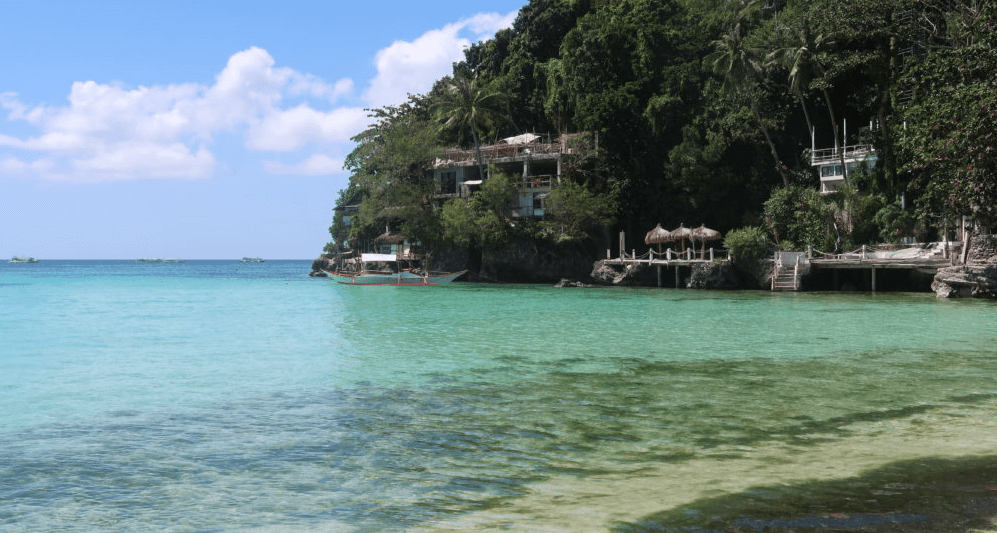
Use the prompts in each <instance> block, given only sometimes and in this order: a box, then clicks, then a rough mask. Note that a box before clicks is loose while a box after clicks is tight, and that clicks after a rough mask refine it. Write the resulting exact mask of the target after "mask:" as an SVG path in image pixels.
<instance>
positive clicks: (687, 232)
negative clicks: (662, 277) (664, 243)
mask: <svg viewBox="0 0 997 533" xmlns="http://www.w3.org/2000/svg"><path fill="white" fill-rule="evenodd" d="M669 234H670V235H671V239H670V240H673V241H682V251H683V252H684V251H685V240H686V239H692V230H691V229H689V228H687V227H685V224H684V223H683V224H679V227H677V228H675V229H673V230H672V231H670V232H669Z"/></svg>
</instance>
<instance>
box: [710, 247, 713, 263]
mask: <svg viewBox="0 0 997 533" xmlns="http://www.w3.org/2000/svg"><path fill="white" fill-rule="evenodd" d="M710 262H711V263H712V262H713V247H712V246H710Z"/></svg>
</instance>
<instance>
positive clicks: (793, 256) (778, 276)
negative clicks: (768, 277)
mask: <svg viewBox="0 0 997 533" xmlns="http://www.w3.org/2000/svg"><path fill="white" fill-rule="evenodd" d="M809 268H810V262H809V261H808V260H807V258H806V256H805V255H804V254H803V253H801V252H776V255H775V269H774V270H773V271H772V290H773V291H798V290H800V278H801V277H802V276H803V275H804V274H806V273H807V271H808V270H809Z"/></svg>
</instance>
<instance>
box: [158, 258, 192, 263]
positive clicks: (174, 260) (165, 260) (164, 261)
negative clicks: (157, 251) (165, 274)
mask: <svg viewBox="0 0 997 533" xmlns="http://www.w3.org/2000/svg"><path fill="white" fill-rule="evenodd" d="M160 261H161V262H163V263H183V262H184V261H186V259H175V258H169V259H161V260H160Z"/></svg>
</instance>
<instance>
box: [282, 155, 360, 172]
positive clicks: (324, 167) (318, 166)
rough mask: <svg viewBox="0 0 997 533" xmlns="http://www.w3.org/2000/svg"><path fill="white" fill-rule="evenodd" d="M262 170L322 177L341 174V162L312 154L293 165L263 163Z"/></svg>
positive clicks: (340, 160)
mask: <svg viewBox="0 0 997 533" xmlns="http://www.w3.org/2000/svg"><path fill="white" fill-rule="evenodd" d="M263 168H265V169H266V170H267V172H269V173H271V174H278V175H293V176H323V175H328V174H338V173H341V172H343V160H342V159H334V158H332V157H329V156H327V155H324V154H313V155H312V156H311V157H309V158H308V159H306V160H304V161H301V162H300V163H297V164H294V165H287V164H284V163H280V162H278V161H264V162H263Z"/></svg>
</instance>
